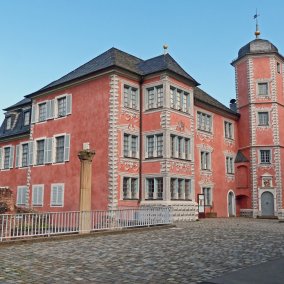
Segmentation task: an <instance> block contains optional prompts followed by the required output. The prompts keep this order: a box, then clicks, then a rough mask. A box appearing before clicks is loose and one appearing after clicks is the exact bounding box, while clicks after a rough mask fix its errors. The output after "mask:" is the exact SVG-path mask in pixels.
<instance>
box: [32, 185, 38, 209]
mask: <svg viewBox="0 0 284 284" xmlns="http://www.w3.org/2000/svg"><path fill="white" fill-rule="evenodd" d="M37 189H38V187H37V186H34V187H33V198H32V203H33V205H36V204H37V200H38V198H37Z"/></svg>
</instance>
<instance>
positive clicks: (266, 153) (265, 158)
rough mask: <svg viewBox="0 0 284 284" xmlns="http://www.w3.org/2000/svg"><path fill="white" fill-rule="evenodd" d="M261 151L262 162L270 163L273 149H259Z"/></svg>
mask: <svg viewBox="0 0 284 284" xmlns="http://www.w3.org/2000/svg"><path fill="white" fill-rule="evenodd" d="M259 152H260V163H261V164H270V163H271V151H270V150H259Z"/></svg>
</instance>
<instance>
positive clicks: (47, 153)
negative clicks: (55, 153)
mask: <svg viewBox="0 0 284 284" xmlns="http://www.w3.org/2000/svg"><path fill="white" fill-rule="evenodd" d="M44 148H45V149H44V163H45V164H50V163H52V138H46V140H45V144H44Z"/></svg>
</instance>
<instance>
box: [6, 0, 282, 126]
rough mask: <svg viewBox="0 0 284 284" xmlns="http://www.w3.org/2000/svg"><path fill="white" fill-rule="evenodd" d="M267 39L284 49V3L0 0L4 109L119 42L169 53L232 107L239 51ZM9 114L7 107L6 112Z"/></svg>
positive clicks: (141, 52) (144, 54)
mask: <svg viewBox="0 0 284 284" xmlns="http://www.w3.org/2000/svg"><path fill="white" fill-rule="evenodd" d="M256 8H257V9H258V13H259V14H260V17H259V25H260V30H261V36H260V37H261V38H264V39H268V40H270V41H271V42H272V43H273V44H275V45H276V46H277V47H278V49H279V52H280V53H282V54H284V36H283V27H284V18H283V11H284V1H283V0H215V1H214V0H198V1H197V0H108V1H103V0H102V1H99V0H80V1H79V0H77V1H75V0H25V1H24V0H6V1H5V0H0V35H1V39H0V109H3V108H5V107H8V106H10V105H12V104H14V103H16V102H18V101H19V100H21V99H22V98H23V96H24V95H27V94H29V93H32V92H34V91H37V90H38V89H40V88H41V87H43V86H45V85H47V84H48V83H50V82H51V81H54V80H56V79H58V78H60V77H61V76H63V75H65V74H66V73H68V72H70V71H72V70H73V69H75V68H77V67H79V66H80V65H82V64H84V63H86V62H87V61H89V60H90V59H92V58H94V57H96V56H97V55H99V54H101V53H103V52H104V51H106V50H107V49H109V48H111V47H113V46H114V47H116V48H119V49H121V50H123V51H126V52H128V53H130V54H133V55H135V56H137V57H140V58H142V59H148V58H151V57H154V56H157V55H160V54H162V53H163V48H162V46H163V44H164V43H167V44H168V46H169V53H170V54H171V55H172V56H173V58H174V59H175V60H176V61H177V62H178V63H179V64H180V65H181V66H182V67H183V68H184V69H185V70H186V71H187V72H188V73H189V74H190V75H191V76H192V77H193V78H195V79H196V80H197V81H198V82H199V83H200V84H201V86H200V87H201V88H202V89H204V90H205V91H206V92H208V93H209V94H210V95H212V96H214V97H215V98H217V99H218V100H219V101H221V102H222V103H224V104H226V105H228V102H229V100H230V99H231V98H234V97H235V79H234V69H233V67H232V66H231V65H230V62H231V61H232V60H233V59H234V58H236V57H237V52H238V50H239V49H240V48H241V47H242V46H243V45H245V44H246V43H248V42H249V41H251V40H253V39H254V31H255V21H254V20H253V16H254V14H255V10H256ZM0 119H1V121H2V119H3V112H2V111H1V113H0Z"/></svg>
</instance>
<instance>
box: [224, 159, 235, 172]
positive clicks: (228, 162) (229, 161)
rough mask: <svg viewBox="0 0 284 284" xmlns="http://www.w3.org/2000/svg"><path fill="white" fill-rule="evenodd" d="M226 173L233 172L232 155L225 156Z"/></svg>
mask: <svg viewBox="0 0 284 284" xmlns="http://www.w3.org/2000/svg"><path fill="white" fill-rule="evenodd" d="M226 173H227V174H233V173H234V159H233V157H226Z"/></svg>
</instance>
